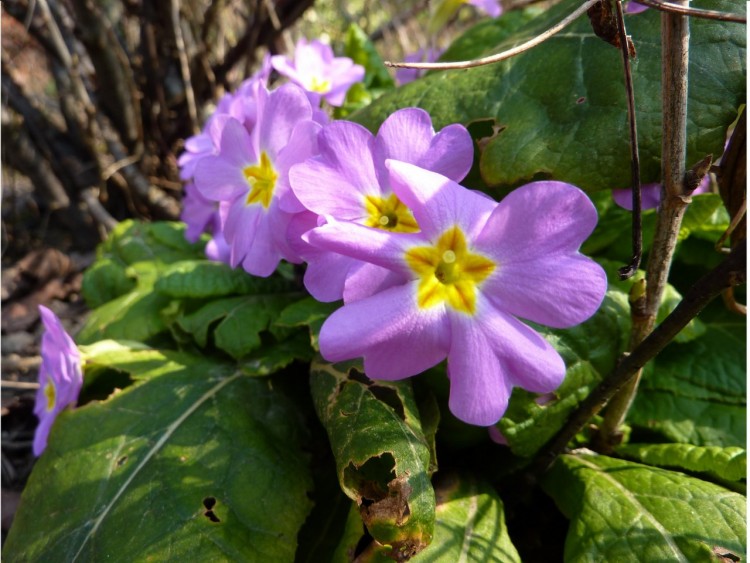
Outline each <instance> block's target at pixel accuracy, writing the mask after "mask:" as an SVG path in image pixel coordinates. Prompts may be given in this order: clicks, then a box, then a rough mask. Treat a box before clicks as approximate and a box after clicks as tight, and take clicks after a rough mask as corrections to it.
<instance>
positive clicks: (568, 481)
mask: <svg viewBox="0 0 750 563" xmlns="http://www.w3.org/2000/svg"><path fill="white" fill-rule="evenodd" d="M542 486H543V487H544V490H545V491H546V492H547V493H548V494H549V495H550V496H551V497H552V498H553V499H554V500H555V503H556V504H557V506H558V507H559V508H560V510H561V511H562V512H563V513H564V514H565V515H566V516H567V517H568V518H570V521H571V522H570V529H569V531H568V537H567V540H566V542H565V561H592V562H593V561H597V562H598V561H617V562H618V563H620V562H622V563H627V562H631V561H632V562H643V563H651V562H652V561H683V562H688V561H710V560H715V559H716V553H717V551H721V552H723V553H726V552H729V553H732V554H734V555H735V556H737V557H740V558H742V559H744V558H745V551H746V549H747V546H746V529H745V512H746V506H745V505H746V500H745V497H744V496H742V495H740V494H737V493H733V492H731V491H728V490H726V489H724V488H722V487H720V486H718V485H715V484H713V483H708V482H706V481H701V480H699V479H695V478H693V477H688V476H686V475H683V474H682V473H676V472H674V471H667V470H664V469H659V468H656V467H649V466H647V465H640V464H638V463H631V462H628V461H622V460H617V459H613V458H610V457H605V456H597V455H563V456H561V457H560V458H559V459H558V460H557V461H556V462H555V464H554V465H553V466H552V469H551V470H550V471H549V472H548V473H547V475H546V476H545V477H544V479H543V481H542Z"/></svg>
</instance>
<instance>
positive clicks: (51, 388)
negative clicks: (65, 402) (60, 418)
mask: <svg viewBox="0 0 750 563" xmlns="http://www.w3.org/2000/svg"><path fill="white" fill-rule="evenodd" d="M44 396H45V397H47V412H50V411H51V410H52V409H54V408H55V401H56V399H57V390H56V389H55V384H54V383H53V382H52V380H51V379H47V384H46V385H45V386H44Z"/></svg>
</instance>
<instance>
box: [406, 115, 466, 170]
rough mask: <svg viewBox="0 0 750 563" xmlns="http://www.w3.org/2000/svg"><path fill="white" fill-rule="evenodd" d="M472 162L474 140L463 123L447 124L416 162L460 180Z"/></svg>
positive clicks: (423, 166)
mask: <svg viewBox="0 0 750 563" xmlns="http://www.w3.org/2000/svg"><path fill="white" fill-rule="evenodd" d="M473 162H474V142H473V141H472V140H471V135H470V134H469V131H468V130H467V129H466V127H464V126H463V125H460V124H458V123H455V124H453V125H448V126H447V127H444V128H443V129H441V130H440V132H439V133H438V134H437V135H435V137H434V138H433V139H432V142H431V143H430V149H429V150H428V151H427V153H426V154H424V156H423V157H422V159H421V160H419V162H417V163H416V164H417V165H418V166H420V167H422V168H426V169H427V170H432V171H433V172H437V173H438V174H442V175H443V176H446V177H447V178H450V179H451V180H453V181H455V182H460V181H461V180H463V179H464V178H465V177H466V175H467V174H468V173H469V170H471V165H472V164H473Z"/></svg>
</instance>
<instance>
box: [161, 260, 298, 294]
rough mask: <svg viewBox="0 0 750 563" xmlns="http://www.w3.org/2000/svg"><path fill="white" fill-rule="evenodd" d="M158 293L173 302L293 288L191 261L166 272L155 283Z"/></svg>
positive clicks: (218, 264) (277, 279)
mask: <svg viewBox="0 0 750 563" xmlns="http://www.w3.org/2000/svg"><path fill="white" fill-rule="evenodd" d="M155 287H156V290H157V291H158V292H159V293H163V294H164V295H168V296H169V297H174V298H178V299H180V298H182V299H184V298H189V297H194V298H205V297H222V296H224V295H233V294H246V293H253V294H259V293H283V292H288V291H291V290H293V289H294V285H293V284H292V283H291V282H289V281H287V280H284V279H282V278H280V277H278V276H273V277H269V278H259V277H257V276H251V275H250V274H248V273H247V272H246V271H245V270H242V269H232V268H230V267H229V266H228V265H226V264H223V263H221V262H210V261H208V260H191V261H184V262H177V263H176V264H172V265H171V266H170V267H169V268H167V269H166V270H165V271H164V273H163V274H162V275H161V276H160V278H159V280H158V281H157V282H156V285H155Z"/></svg>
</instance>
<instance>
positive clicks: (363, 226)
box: [4, 0, 747, 563]
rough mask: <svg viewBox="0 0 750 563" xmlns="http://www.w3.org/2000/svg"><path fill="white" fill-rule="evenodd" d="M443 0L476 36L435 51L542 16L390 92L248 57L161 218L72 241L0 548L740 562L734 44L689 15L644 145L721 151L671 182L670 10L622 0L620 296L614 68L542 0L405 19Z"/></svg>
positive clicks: (125, 555) (375, 81)
mask: <svg viewBox="0 0 750 563" xmlns="http://www.w3.org/2000/svg"><path fill="white" fill-rule="evenodd" d="M464 4H471V5H473V6H474V7H475V8H477V10H470V9H468V8H466V9H465V10H463V11H462V13H461V17H464V15H466V16H467V17H469V16H470V15H472V16H474V17H476V14H477V12H478V11H481V12H482V13H485V14H487V15H488V16H489V17H488V18H485V19H483V20H482V21H480V22H479V23H478V24H477V25H476V26H475V27H474V28H472V29H470V30H469V31H467V32H466V34H465V35H464V36H462V37H459V38H458V39H457V40H456V41H455V42H454V43H453V44H452V45H450V46H448V48H447V49H446V50H445V51H444V53H443V54H442V55H441V59H442V60H465V59H471V58H476V57H477V56H480V55H481V56H484V55H486V54H487V53H498V52H500V51H504V50H505V49H508V48H510V47H514V48H515V46H517V45H521V44H522V43H524V42H526V41H527V40H528V39H529V38H530V37H533V36H536V35H538V34H539V33H540V32H541V30H545V29H550V28H552V27H553V26H556V25H557V24H558V23H559V22H561V21H563V20H564V21H566V22H567V24H569V27H568V28H567V29H566V30H564V31H563V32H562V33H560V34H558V35H555V36H554V37H552V38H551V39H548V40H546V41H544V42H542V43H541V44H539V45H537V46H535V47H534V48H533V49H530V50H528V51H526V52H523V53H522V54H518V55H517V56H513V57H511V58H508V59H506V60H504V61H503V62H501V63H498V64H495V65H482V66H471V65H469V66H470V68H466V69H463V70H458V71H455V72H454V71H451V70H445V71H431V72H429V73H427V74H426V75H423V76H419V77H417V75H416V74H414V75H412V76H407V77H405V78H401V77H398V78H399V80H398V82H399V85H398V86H396V81H395V80H394V79H393V78H392V77H391V76H390V74H389V71H388V70H387V69H386V66H385V65H384V63H383V61H382V59H381V58H380V55H378V53H377V49H376V47H375V45H373V44H372V43H371V42H370V41H369V39H368V38H367V34H366V33H364V32H363V31H362V30H360V29H357V28H354V27H353V28H352V29H350V30H349V31H348V32H347V33H346V35H345V40H344V42H343V45H344V52H341V51H338V50H337V51H336V52H334V48H333V47H332V46H330V45H328V44H325V43H323V42H322V41H319V40H306V39H301V40H299V41H298V42H297V44H296V47H295V48H294V50H293V53H289V54H279V55H274V56H272V57H270V56H269V57H266V58H265V59H264V60H263V61H262V63H261V67H260V69H259V70H258V71H257V72H256V73H255V74H254V75H252V76H250V77H248V78H247V79H246V80H244V81H243V82H241V83H240V84H239V85H238V86H237V88H235V89H234V90H232V91H230V92H227V93H225V94H224V95H223V96H222V97H221V98H220V99H219V100H218V101H216V102H215V106H213V105H212V106H211V107H215V109H214V110H213V111H212V112H211V115H210V116H209V117H208V118H207V119H206V120H205V123H204V124H203V128H202V130H201V131H200V132H199V133H197V134H195V135H193V136H192V137H190V138H188V139H186V141H185V144H184V150H183V152H182V154H181V155H180V156H179V160H178V163H179V173H180V178H181V179H182V180H183V182H184V185H185V189H184V198H183V207H182V215H181V219H182V222H176V221H174V222H138V221H124V222H122V223H121V224H119V225H118V226H117V227H116V228H115V230H114V231H113V232H112V234H111V235H110V236H109V238H108V239H107V240H106V241H105V242H104V243H102V244H101V246H100V247H99V249H98V252H97V258H96V261H95V263H94V264H93V265H92V267H91V268H89V270H88V271H87V272H86V275H85V276H84V280H83V288H82V293H83V295H84V296H85V298H86V300H87V302H88V304H89V306H90V308H91V309H92V311H91V313H90V316H89V317H88V318H87V320H86V321H85V323H84V326H83V328H82V329H81V331H80V332H79V333H78V334H77V335H76V342H77V343H78V344H77V345H76V344H74V343H73V341H72V339H71V338H70V337H69V336H68V335H66V334H65V333H64V331H63V329H62V327H61V326H60V323H59V321H58V320H57V319H56V317H54V315H53V314H52V313H51V312H50V311H49V310H48V309H45V308H41V309H40V315H41V320H42V323H43V325H44V327H45V329H46V332H45V335H44V336H43V341H42V352H41V355H42V368H41V370H40V374H39V377H40V389H39V393H38V396H37V402H36V409H35V412H36V413H37V416H38V417H39V421H40V423H39V425H38V428H37V431H36V436H35V439H34V443H33V448H34V453H35V454H37V455H39V454H41V455H39V458H38V460H37V462H36V466H35V469H34V472H33V474H32V475H31V478H30V480H29V484H28V486H27V488H26V490H25V492H24V496H23V502H22V504H21V508H20V509H19V512H18V514H17V515H16V520H15V523H14V525H13V528H12V529H11V531H10V534H9V536H8V539H7V542H6V545H5V547H4V555H5V556H6V557H7V558H8V560H19V561H20V560H29V561H36V560H62V559H64V560H71V561H100V560H107V559H109V558H114V559H117V558H118V557H119V558H120V559H122V560H128V561H130V560H146V559H150V560H159V561H161V560H165V561H166V560H175V559H178V558H185V559H190V560H193V559H201V560H211V561H214V560H216V561H264V562H265V561H384V560H395V561H406V560H410V559H412V560H414V561H464V560H466V561H469V560H471V561H509V562H517V561H521V560H522V559H523V560H530V561H556V560H564V561H617V562H619V561H638V562H640V561H642V562H649V563H650V562H651V561H709V560H713V559H716V558H724V559H727V560H729V559H731V560H739V559H741V558H745V557H746V551H747V547H746V533H745V496H744V495H745V474H746V453H745V440H746V434H745V430H744V428H745V424H746V422H745V414H746V410H745V368H744V366H745V357H746V339H745V328H746V322H745V319H744V317H741V316H739V315H737V314H736V312H733V311H734V310H735V309H738V308H739V306H738V304H737V303H736V300H738V299H739V300H741V299H742V296H743V293H741V291H740V290H737V291H736V294H735V295H734V296H733V297H732V296H730V295H729V294H728V293H727V291H726V290H727V288H728V287H730V286H731V285H732V284H733V283H735V282H737V280H742V279H744V277H743V276H744V275H746V274H744V262H742V259H744V246H743V245H744V235H743V233H744V231H743V227H742V224H743V223H742V219H741V204H740V203H738V201H740V200H741V199H742V198H739V199H738V198H737V197H736V196H737V193H739V192H737V187H736V185H733V184H731V182H730V179H732V181H734V180H733V179H736V178H742V179H743V182H744V176H743V175H742V174H743V173H744V172H743V171H744V168H743V165H742V162H743V161H742V160H741V158H739V157H738V156H737V155H739V154H741V153H742V150H744V148H743V149H742V150H740V149H738V147H744V137H743V132H744V127H745V126H744V113H743V111H742V110H741V109H740V108H742V107H744V106H743V104H744V101H745V62H744V61H745V58H744V45H745V40H746V39H745V34H744V28H742V26H741V24H739V23H736V22H733V21H730V22H722V23H717V22H712V21H710V20H706V19H703V20H698V19H694V20H691V22H690V26H691V27H690V37H691V39H690V41H691V43H690V54H689V65H690V67H689V70H690V72H689V73H686V76H687V75H689V77H690V80H691V82H690V88H689V89H686V91H687V92H688V96H689V102H690V103H689V104H687V107H688V110H687V111H688V115H689V117H690V119H689V120H688V123H689V126H688V127H687V129H686V135H687V137H686V143H685V146H684V147H682V150H677V151H668V154H684V155H686V156H685V160H686V163H685V166H684V168H688V169H689V168H690V165H691V164H692V163H695V162H704V161H705V160H706V155H709V154H720V153H722V151H723V152H724V156H723V157H722V159H721V161H720V163H719V164H718V165H714V167H713V168H710V171H711V173H709V174H708V175H706V176H705V178H703V180H702V183H701V184H700V186H699V188H698V189H694V190H693V189H692V188H694V187H695V184H696V183H697V182H698V179H697V178H695V177H692V178H691V181H690V182H687V181H686V182H685V186H684V188H681V190H682V191H681V192H680V193H678V194H675V193H673V192H674V186H672V187H670V185H671V184H669V183H668V182H666V181H665V182H664V183H662V180H661V178H662V174H663V172H662V167H661V161H662V147H661V140H662V139H663V138H665V139H666V138H667V137H668V136H666V135H665V134H664V131H663V130H662V126H664V127H666V126H667V123H668V122H670V119H671V118H666V117H665V118H664V120H663V121H664V122H665V123H664V124H663V123H662V120H661V119H654V116H661V112H662V105H661V104H662V102H661V99H660V96H661V95H667V94H671V91H672V90H676V89H672V90H669V89H668V90H669V91H668V92H667V93H664V92H663V91H662V90H661V80H662V78H661V76H662V75H661V71H660V65H661V61H662V60H663V58H664V57H665V56H667V53H662V50H661V49H662V45H661V42H663V41H668V40H666V39H664V37H663V36H662V32H661V29H662V27H661V19H662V18H667V19H671V18H672V17H673V16H672V15H664V14H660V13H659V11H657V10H634V8H637V5H636V4H635V3H633V2H631V3H630V4H629V5H630V9H629V10H628V11H627V12H626V14H625V16H624V18H625V24H626V25H627V32H628V34H630V35H631V37H632V39H633V42H634V44H635V45H636V47H637V53H638V59H637V64H635V63H634V64H633V65H632V72H633V76H632V78H633V84H635V92H634V96H635V100H636V112H635V114H634V118H637V119H638V127H639V129H638V131H639V139H640V146H639V152H640V161H641V163H642V166H641V178H642V180H643V182H642V183H643V185H642V186H641V187H640V190H641V193H642V195H643V199H644V205H643V208H644V209H647V208H651V209H653V210H649V211H648V212H646V213H644V214H643V222H642V224H643V237H642V239H643V248H644V252H645V255H646V256H647V259H646V260H645V261H644V268H645V270H646V271H643V270H637V271H636V272H635V275H634V276H633V277H632V278H631V279H628V280H622V279H620V277H619V276H618V274H617V272H618V269H619V268H620V267H621V266H622V265H623V264H626V263H629V262H630V261H631V257H632V248H631V238H632V237H631V233H630V232H629V231H628V229H630V225H631V220H632V219H634V218H637V217H634V216H633V215H632V213H630V212H628V211H627V210H626V209H622V208H621V207H620V206H618V205H614V204H613V197H614V199H615V201H616V202H618V203H622V204H624V205H627V202H625V201H624V200H623V198H624V197H627V198H628V199H629V198H630V197H631V195H632V193H631V192H630V190H622V192H620V191H619V190H621V189H622V188H623V187H625V186H627V185H628V181H627V180H628V178H629V176H628V174H629V173H630V170H631V162H630V154H631V151H630V144H629V141H628V139H629V131H630V127H629V124H628V122H627V120H626V116H627V104H626V102H625V100H626V96H625V94H624V83H625V81H624V79H623V75H622V58H621V52H619V51H618V49H617V48H615V47H613V46H612V45H611V44H610V43H608V42H606V41H603V40H601V39H600V38H599V37H597V36H596V33H595V31H594V28H593V27H592V25H591V22H590V21H589V20H588V19H587V18H586V17H585V16H583V17H579V18H571V17H569V16H570V15H571V14H575V13H578V12H580V11H581V10H582V9H583V8H582V7H581V3H580V2H574V1H572V0H571V1H569V2H568V1H562V2H559V3H557V4H555V5H554V6H552V7H550V8H546V9H544V10H540V9H539V8H537V7H535V6H533V5H532V6H528V7H524V8H516V9H513V10H510V9H508V7H509V5H508V4H507V3H505V7H506V10H505V11H504V12H503V11H502V10H501V5H500V3H498V2H487V1H481V2H480V1H477V2H474V1H470V2H469V1H460V2H459V1H457V0H445V1H443V2H438V3H435V5H434V6H433V11H432V15H431V16H430V18H431V19H430V20H429V21H430V23H429V25H432V26H434V25H436V22H438V23H439V22H440V21H442V20H444V21H446V22H447V21H450V20H451V18H454V17H455V15H456V13H457V11H458V10H459V9H462V8H461V7H462V6H463V5H464ZM612 7H613V5H612V6H610V8H612ZM701 7H704V6H703V4H702V5H701ZM705 8H706V9H708V10H711V11H714V12H716V11H720V12H721V11H723V12H732V11H733V10H736V9H738V8H737V5H736V3H731V2H729V1H728V0H705ZM598 9H601V10H605V11H606V7H602V6H599V8H598ZM576 11H578V12H576ZM635 12H640V13H635ZM580 13H581V14H582V13H583V12H580ZM729 15H730V16H732V17H734V16H736V14H729ZM680 17H683V16H680ZM492 18H497V19H492ZM571 22H572V23H571ZM730 44H731V48H728V45H730ZM435 54H436V53H435V52H434V51H425V52H423V53H422V55H421V57H422V58H432V56H433V55H435ZM407 82H408V83H407ZM621 83H622V84H621ZM706 84H708V85H709V86H708V87H706ZM716 84H721V85H722V87H721V88H716V87H715V85H716ZM354 85H356V86H355V87H354V88H352V86H354ZM362 100H366V102H363V101H362ZM358 104H359V105H358ZM365 104H366V105H365ZM344 110H345V112H346V115H345V117H346V118H345V119H336V118H335V117H337V116H341V115H344V113H345V112H344ZM572 124H574V126H573V125H572ZM603 125H606V127H603ZM670 126H671V125H670ZM669 138H671V137H669ZM727 138H728V139H729V140H728V142H727ZM725 143H727V144H726V147H725V146H724V145H725ZM665 154H667V153H666V152H665ZM705 168H707V167H706V166H704V169H705ZM714 172H715V174H714ZM665 176H666V174H665ZM737 185H740V184H737ZM742 185H743V186H744V183H742ZM669 190H672V191H671V192H670V191H669ZM662 193H664V194H665V195H666V197H662ZM691 201H692V203H691ZM675 206H682V207H685V208H686V209H682V210H681V213H684V219H683V220H682V223H681V224H678V225H676V226H675V225H672V227H671V230H669V231H668V232H666V230H665V229H666V228H665V227H664V226H663V224H664V223H666V219H667V218H669V217H674V216H675V215H676V214H677V212H676V211H675ZM730 224H732V225H734V227H732V229H733V230H730V231H727V229H728V228H730ZM653 233H656V234H654V235H653V239H654V240H653V241H652V240H651V238H652V237H651V235H652V234H653ZM654 241H656V242H654ZM665 241H667V242H670V244H671V246H672V249H673V255H672V256H667V255H665V250H664V248H665V247H666V246H669V245H668V244H666V243H665ZM717 241H718V244H717ZM723 241H727V242H723ZM716 246H719V247H721V248H720V250H721V252H717V251H716V248H715V247H716ZM725 256H726V257H725ZM717 264H718V266H717ZM727 272H729V274H731V275H729V274H727ZM667 273H670V277H669V278H668V279H667V277H666V276H667ZM656 274H659V275H660V276H662V277H663V283H662V282H659V284H661V285H659V284H657V283H656V282H654V281H653V280H654V277H655V276H656ZM725 274H727V276H728V277H726V278H721V279H719V281H716V280H717V279H718V278H717V276H724V275H725ZM699 278H700V280H701V281H699V282H697V286H696V287H697V288H698V289H697V290H694V289H692V286H693V284H694V283H695V282H696V280H697V279H699ZM644 280H647V281H644ZM727 280H729V281H727ZM732 280H733V281H732ZM669 282H673V283H674V285H672V284H671V283H669ZM656 286H659V287H660V288H661V289H659V290H658V291H659V292H658V293H655V292H656V290H655V289H654V287H656ZM706 288H708V289H706ZM721 292H724V296H725V301H726V302H727V303H729V304H730V305H731V304H732V303H731V300H732V298H733V299H735V302H734V306H735V307H734V309H732V307H730V308H729V309H728V308H726V307H725V306H724V305H723V304H719V303H717V302H712V303H709V300H710V297H712V296H715V295H717V294H719V293H721ZM682 294H685V297H683V296H682ZM730 297H731V298H730ZM650 307H653V308H654V309H650ZM701 308H704V311H703V312H702V313H701V314H700V316H696V315H697V313H696V311H697V310H700V309H701ZM686 311H687V312H686ZM647 323H651V326H648V324H647ZM644 327H645V328H644ZM665 331H672V332H670V333H666V332H665ZM648 334H651V336H648ZM665 334H667V336H665ZM654 343H656V344H654ZM638 362H640V363H639V364H638V365H637V366H635V364H636V363H638ZM633 366H635V367H633ZM626 370H630V371H629V372H627V373H626ZM639 370H640V371H639ZM636 373H638V375H637V376H636ZM623 374H625V375H627V377H629V378H630V379H623V377H624V376H623ZM638 378H640V384H639V385H634V384H633V381H634V380H636V381H637V380H638ZM618 388H620V389H625V390H626V391H627V392H628V393H630V394H629V395H628V394H625V395H621V394H615V393H614V390H615V389H618ZM636 391H637V392H636ZM620 393H622V391H621V392H620ZM601 397H605V399H601ZM606 401H609V405H608V406H607V409H606V410H603V411H602V410H601V409H602V406H603V404H604V402H606ZM623 404H624V405H625V406H624V407H623V408H624V410H619V411H618V409H620V406H618V405H623ZM600 411H601V414H600ZM612 412H615V414H618V415H621V417H622V418H624V421H625V423H624V424H622V423H621V421H617V420H616V421H615V423H612V418H613V416H614V415H612V414H611V413H612ZM45 444H46V448H45ZM506 507H508V508H509V509H508V510H507V512H506V510H505V508H506ZM42 515H44V516H43V517H42ZM530 515H531V516H530ZM125 531H127V533H126V532H125Z"/></svg>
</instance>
